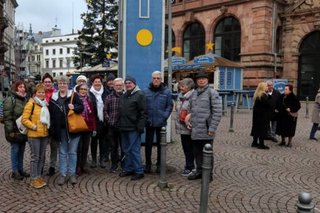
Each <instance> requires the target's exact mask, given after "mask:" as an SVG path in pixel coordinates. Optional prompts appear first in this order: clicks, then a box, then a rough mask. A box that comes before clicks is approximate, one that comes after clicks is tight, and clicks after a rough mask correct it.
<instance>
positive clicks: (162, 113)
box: [143, 71, 173, 173]
mask: <svg viewBox="0 0 320 213" xmlns="http://www.w3.org/2000/svg"><path fill="white" fill-rule="evenodd" d="M143 92H144V94H145V95H146V98H147V125H146V141H145V157H146V167H145V173H150V172H151V167H152V162H151V154H152V145H153V139H154V134H156V144H157V170H156V171H157V172H160V156H161V153H160V130H161V128H162V127H164V126H166V125H167V119H168V118H169V116H170V114H171V111H172V108H173V102H172V95H171V92H170V90H169V89H168V88H167V86H166V85H165V84H164V83H162V77H161V72H160V71H154V72H153V73H152V81H151V83H150V84H149V87H148V88H146V89H145V90H144V91H143Z"/></svg>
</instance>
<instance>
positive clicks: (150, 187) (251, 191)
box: [0, 109, 320, 213]
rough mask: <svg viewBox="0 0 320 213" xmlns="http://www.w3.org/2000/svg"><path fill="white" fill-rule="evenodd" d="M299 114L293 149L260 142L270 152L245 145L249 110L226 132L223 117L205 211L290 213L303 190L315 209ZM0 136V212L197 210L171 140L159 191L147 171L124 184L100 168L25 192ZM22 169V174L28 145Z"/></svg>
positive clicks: (310, 155)
mask: <svg viewBox="0 0 320 213" xmlns="http://www.w3.org/2000/svg"><path fill="white" fill-rule="evenodd" d="M304 115H305V110H304V109H302V110H301V112H300V115H299V118H298V127H297V133H296V137H295V138H294V140H293V147H292V148H287V147H280V146H277V144H275V143H273V142H271V141H267V143H266V144H267V145H269V146H270V150H258V149H254V148H251V147H250V144H251V141H252V139H251V137H250V136H249V133H250V129H251V116H252V115H251V111H250V112H249V111H248V110H240V112H238V113H236V114H235V123H234V130H235V132H234V133H229V131H228V130H229V119H230V118H229V115H226V116H224V117H223V119H222V122H221V125H220V127H219V131H218V133H217V137H216V140H215V143H214V156H215V168H214V180H213V182H212V183H211V184H210V189H209V204H208V212H296V209H295V204H296V202H297V195H298V193H299V192H302V191H306V192H311V193H312V197H313V198H314V199H313V203H315V204H316V207H318V208H320V186H319V184H320V156H319V153H320V143H317V142H313V141H310V140H308V137H307V136H308V134H309V130H310V128H311V122H310V120H309V119H306V118H305V116H304ZM0 134H1V136H2V137H1V139H0V148H1V149H0V192H1V195H0V212H146V213H147V212H198V211H199V203H200V188H201V182H200V180H196V181H188V180H187V179H186V178H185V177H182V176H181V175H180V172H181V170H182V168H183V165H184V163H183V154H182V149H181V144H180V142H179V137H178V136H177V135H173V140H174V142H173V143H171V144H169V145H168V146H167V150H168V151H167V154H168V160H167V163H168V170H169V171H168V176H167V180H168V182H169V186H170V188H169V189H167V190H160V189H159V188H158V187H157V184H158V180H159V176H158V175H157V174H155V173H152V174H147V175H146V176H145V178H144V179H142V180H139V181H130V178H129V177H125V178H119V176H118V173H119V172H118V173H115V174H112V173H109V172H108V171H106V170H105V169H101V168H98V169H90V174H87V175H83V176H81V177H79V181H78V184H76V185H75V186H72V185H70V184H66V185H63V186H58V185H57V183H56V181H57V175H55V176H53V177H50V178H49V177H46V178H47V180H48V186H46V187H44V188H42V189H33V188H31V187H30V179H24V180H22V181H15V180H12V179H11V178H10V172H11V171H10V159H9V156H10V155H9V144H8V143H7V142H6V141H5V139H4V132H3V126H2V125H1V127H0ZM48 148H49V147H48ZM25 168H26V171H29V147H27V149H26V154H25ZM46 170H47V163H46V169H45V171H46ZM316 212H317V211H316Z"/></svg>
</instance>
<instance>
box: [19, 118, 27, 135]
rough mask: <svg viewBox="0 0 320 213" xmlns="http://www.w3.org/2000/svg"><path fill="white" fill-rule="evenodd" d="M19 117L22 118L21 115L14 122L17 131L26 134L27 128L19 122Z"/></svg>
mask: <svg viewBox="0 0 320 213" xmlns="http://www.w3.org/2000/svg"><path fill="white" fill-rule="evenodd" d="M21 119H22V115H21V116H20V117H19V118H17V120H16V124H17V127H18V130H19V132H20V133H21V134H24V135H26V134H27V132H28V128H27V127H26V126H24V125H23V124H22V123H21Z"/></svg>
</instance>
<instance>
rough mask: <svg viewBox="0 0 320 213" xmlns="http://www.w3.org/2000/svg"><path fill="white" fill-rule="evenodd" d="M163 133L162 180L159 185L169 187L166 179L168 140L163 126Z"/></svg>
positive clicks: (161, 144)
mask: <svg viewBox="0 0 320 213" xmlns="http://www.w3.org/2000/svg"><path fill="white" fill-rule="evenodd" d="M160 135H161V141H160V146H161V156H160V180H159V183H158V186H159V187H160V188H161V189H164V188H167V187H168V182H167V180H166V148H167V142H166V128H165V127H162V128H161V131H160Z"/></svg>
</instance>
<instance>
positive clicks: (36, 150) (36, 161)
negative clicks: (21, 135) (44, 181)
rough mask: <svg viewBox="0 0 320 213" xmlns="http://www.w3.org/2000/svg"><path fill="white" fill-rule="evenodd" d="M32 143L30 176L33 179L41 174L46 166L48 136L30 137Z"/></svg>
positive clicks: (30, 143)
mask: <svg viewBox="0 0 320 213" xmlns="http://www.w3.org/2000/svg"><path fill="white" fill-rule="evenodd" d="M28 141H29V145H30V152H31V153H30V155H31V161H30V176H31V178H32V179H35V178H37V177H40V176H41V170H42V168H43V166H44V161H45V154H46V147H47V143H48V138H47V137H45V138H28Z"/></svg>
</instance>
